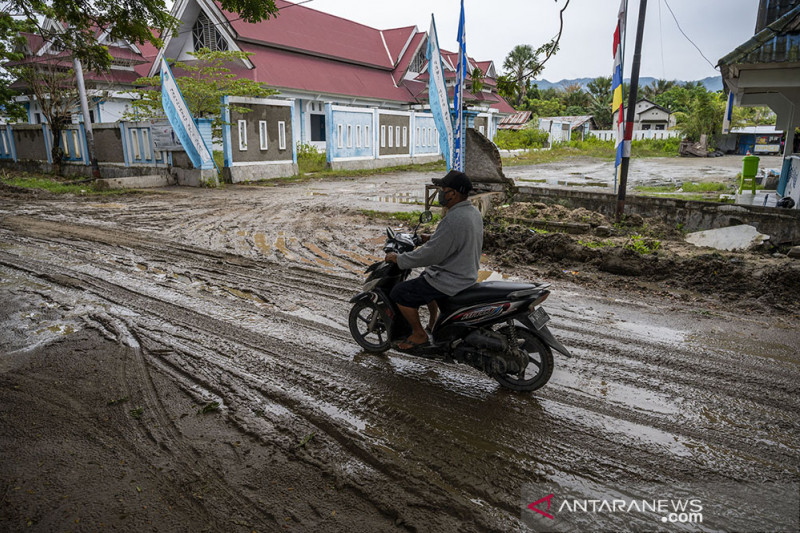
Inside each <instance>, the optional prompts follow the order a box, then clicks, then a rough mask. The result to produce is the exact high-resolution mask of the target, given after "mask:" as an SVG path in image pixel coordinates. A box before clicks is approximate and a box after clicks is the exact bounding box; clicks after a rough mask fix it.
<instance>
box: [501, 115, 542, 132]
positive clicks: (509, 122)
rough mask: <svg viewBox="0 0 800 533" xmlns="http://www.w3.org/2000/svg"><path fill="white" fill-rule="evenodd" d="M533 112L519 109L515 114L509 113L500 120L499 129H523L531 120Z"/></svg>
mask: <svg viewBox="0 0 800 533" xmlns="http://www.w3.org/2000/svg"><path fill="white" fill-rule="evenodd" d="M532 116H533V113H532V112H531V111H517V112H516V113H514V114H513V115H508V116H507V117H506V118H504V119H503V120H501V121H500V124H498V126H497V129H500V130H521V129H524V128H525V126H526V125H527V124H528V122H530V121H531V117H532Z"/></svg>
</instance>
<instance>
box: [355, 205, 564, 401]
mask: <svg viewBox="0 0 800 533" xmlns="http://www.w3.org/2000/svg"><path fill="white" fill-rule="evenodd" d="M432 218H433V216H432V214H431V212H430V211H425V212H424V213H422V214H421V215H420V218H419V223H418V224H417V226H416V227H415V228H414V233H413V234H409V233H395V232H394V231H393V230H392V229H391V228H387V229H386V237H387V238H386V243H385V245H384V247H383V251H384V252H386V253H390V252H393V253H397V254H400V253H404V252H409V251H411V250H413V249H414V248H416V247H417V246H419V245H420V244H422V239H421V237H420V236H418V235H417V231H418V230H419V227H420V225H421V224H424V223H428V222H430V221H431V219H432ZM365 273H366V274H369V276H368V277H367V279H366V281H365V283H364V287H363V290H362V292H361V293H359V294H358V295H356V296H354V297H353V298H352V299H351V300H350V303H352V304H353V307H352V309H351V310H350V315H349V320H348V323H349V327H350V333H351V335H352V336H353V339H354V340H355V341H356V342H357V343H358V344H359V345H360V346H361V347H362V348H363V349H364V350H366V351H368V352H372V353H382V352H385V351H387V350H389V349H390V348H391V347H392V345H393V344H394V343H397V342H399V341H402V340H403V339H405V338H407V337H408V335H409V334H410V333H411V326H410V325H409V324H408V322H407V321H406V320H405V318H404V317H403V315H402V314H401V313H400V311H399V309H398V308H397V305H396V304H395V303H394V302H392V301H391V299H390V298H389V294H390V293H391V291H392V288H393V287H394V286H395V285H397V284H398V283H400V282H401V281H404V280H406V279H407V278H408V276H409V274H410V273H411V271H410V270H403V269H401V268H400V267H398V266H397V264H395V263H388V262H384V261H381V262H378V263H374V264H372V265H370V266H369V268H367V270H366V272H365ZM549 287H550V284H549V283H513V282H504V281H489V282H484V283H476V284H475V285H473V286H472V287H469V288H467V289H465V290H463V291H461V292H459V293H458V294H456V295H454V296H449V297H447V298H444V299H440V300H438V301H437V303H438V305H439V316H438V317H437V319H436V322H435V323H434V325H433V329H432V330H431V331H430V332H429V333H430V337H431V341H430V343H429V344H427V345H423V346H420V347H417V348H414V349H413V351H410V352H406V353H410V354H411V355H414V356H418V357H423V358H427V359H438V360H442V361H444V362H446V363H461V364H467V365H470V366H472V367H474V368H477V369H478V370H480V371H482V372H484V373H486V374H488V375H489V376H490V377H492V378H494V379H495V380H497V382H499V383H500V385H502V386H503V387H506V388H508V389H511V390H515V391H534V390H537V389H539V388H541V387H543V386H544V385H545V384H546V383H547V381H548V380H549V379H550V376H551V375H552V373H553V350H555V351H557V352H559V353H561V354H563V355H565V356H566V357H572V355H571V354H570V352H569V350H567V348H565V347H564V346H563V345H562V344H561V343H560V342H558V341H557V340H556V338H555V337H554V336H553V334H552V333H551V332H550V330H549V329H548V327H547V325H546V324H547V322H548V321H549V320H550V316H549V315H548V314H547V312H546V311H545V310H544V308H542V307H541V304H542V303H543V302H544V301H545V300H546V299H547V297H548V296H549V295H550V291H549V290H548V288H549Z"/></svg>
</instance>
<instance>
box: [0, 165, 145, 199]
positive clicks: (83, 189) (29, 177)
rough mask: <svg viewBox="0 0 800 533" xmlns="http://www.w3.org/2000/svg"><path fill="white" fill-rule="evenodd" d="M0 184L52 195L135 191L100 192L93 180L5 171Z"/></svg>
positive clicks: (127, 191)
mask: <svg viewBox="0 0 800 533" xmlns="http://www.w3.org/2000/svg"><path fill="white" fill-rule="evenodd" d="M0 184H2V186H3V187H11V188H16V189H28V190H39V191H46V192H49V193H52V194H74V195H78V196H81V195H85V196H119V195H124V194H131V193H132V192H136V193H141V191H138V190H136V191H134V190H133V189H111V190H100V189H98V188H96V187H95V185H94V179H93V178H88V179H87V178H84V177H82V176H80V177H70V178H62V177H58V176H55V175H52V174H35V173H30V172H19V171H11V172H8V171H3V173H2V175H0Z"/></svg>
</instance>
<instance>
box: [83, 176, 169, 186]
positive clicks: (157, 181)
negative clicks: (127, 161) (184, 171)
mask: <svg viewBox="0 0 800 533" xmlns="http://www.w3.org/2000/svg"><path fill="white" fill-rule="evenodd" d="M95 185H96V186H97V188H98V189H100V190H109V189H151V188H154V187H167V186H168V185H172V183H170V179H169V177H167V176H164V175H150V176H129V177H126V178H103V179H98V180H95Z"/></svg>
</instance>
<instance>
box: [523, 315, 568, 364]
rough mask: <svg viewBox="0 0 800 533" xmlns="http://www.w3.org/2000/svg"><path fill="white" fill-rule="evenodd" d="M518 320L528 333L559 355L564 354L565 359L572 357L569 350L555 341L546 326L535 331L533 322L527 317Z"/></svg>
mask: <svg viewBox="0 0 800 533" xmlns="http://www.w3.org/2000/svg"><path fill="white" fill-rule="evenodd" d="M519 320H520V322H522V324H523V325H525V326H526V327H527V328H528V331H530V332H531V333H533V334H534V335H536V336H537V337H539V338H540V339H541V340H542V341H544V343H545V344H547V345H548V346H550V347H551V348H552V349H554V350H555V351H557V352H559V353H561V354H564V355H565V356H567V357H572V354H571V353H569V350H567V348H566V347H565V346H564V345H563V344H561V343H560V342H558V341H557V340H556V338H555V337H554V336H553V334H552V333H551V332H550V329H549V328H548V327H547V326H542V327H541V329H536V328H535V327H534V325H533V322H531V319H530V318H528V317H527V316H524V317H521V318H520V319H519Z"/></svg>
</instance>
